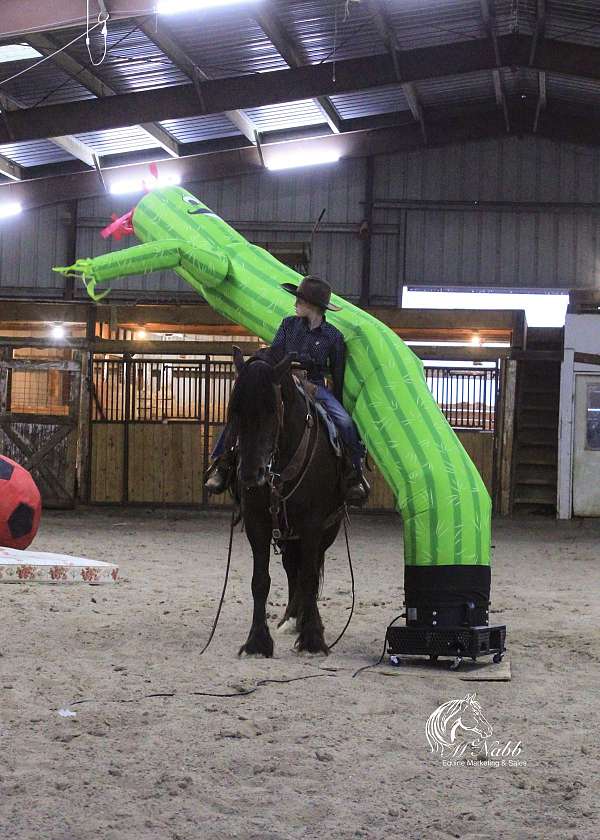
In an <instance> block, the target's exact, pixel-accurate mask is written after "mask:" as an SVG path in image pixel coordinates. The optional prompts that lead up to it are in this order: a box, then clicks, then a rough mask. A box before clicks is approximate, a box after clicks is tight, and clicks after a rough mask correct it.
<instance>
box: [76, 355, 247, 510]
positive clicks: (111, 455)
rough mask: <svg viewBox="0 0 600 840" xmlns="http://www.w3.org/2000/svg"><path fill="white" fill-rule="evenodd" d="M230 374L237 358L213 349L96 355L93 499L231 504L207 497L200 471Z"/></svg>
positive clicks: (217, 427)
mask: <svg viewBox="0 0 600 840" xmlns="http://www.w3.org/2000/svg"><path fill="white" fill-rule="evenodd" d="M233 380H234V366H233V363H232V362H231V361H230V360H229V359H228V360H227V361H225V360H222V359H219V358H212V357H210V356H206V357H205V358H204V359H199V360H197V361H181V360H179V359H177V358H173V359H168V358H161V359H132V358H130V357H127V356H125V357H124V358H122V359H102V360H100V359H96V360H94V362H93V369H92V377H91V394H90V396H91V406H90V418H91V434H90V440H91V459H90V476H89V478H90V481H89V486H90V501H91V502H95V503H103V504H110V503H113V504H114V503H123V504H127V503H130V504H152V505H202V506H207V505H216V506H220V505H223V504H227V502H228V498H227V497H219V498H216V499H214V500H213V499H210V498H209V497H208V496H207V493H206V490H205V489H204V482H203V473H204V470H205V468H206V466H207V465H208V463H209V460H210V452H211V450H212V447H213V445H214V442H215V440H216V438H217V436H218V434H219V433H220V431H221V429H222V428H223V425H224V423H225V414H226V408H227V402H228V400H229V394H230V392H231V386H232V384H233Z"/></svg>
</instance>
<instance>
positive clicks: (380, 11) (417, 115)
mask: <svg viewBox="0 0 600 840" xmlns="http://www.w3.org/2000/svg"><path fill="white" fill-rule="evenodd" d="M367 7H368V9H369V12H370V13H371V20H372V21H373V23H374V24H375V28H376V29H377V31H378V33H379V37H380V38H381V39H382V41H383V43H384V44H385V47H386V49H387V51H388V52H389V54H390V55H391V56H392V61H393V62H394V72H395V74H396V78H397V80H398V81H399V82H400V84H401V85H402V91H403V92H404V96H405V97H406V101H407V102H408V107H409V108H410V110H411V113H412V115H413V117H414V119H415V120H416V121H417V122H418V123H419V125H420V127H421V134H422V135H423V141H424V142H425V143H427V129H426V126H425V117H424V115H423V107H422V105H421V103H420V101H419V96H418V93H417V89H416V86H415V85H414V84H413V83H412V82H405V81H404V79H403V78H402V68H401V52H402V49H401V47H400V42H399V41H398V38H397V36H396V33H395V32H394V30H393V28H392V25H391V23H390V20H389V18H388V15H387V13H386V11H385V9H384V8H383V6H382V4H381V0H367Z"/></svg>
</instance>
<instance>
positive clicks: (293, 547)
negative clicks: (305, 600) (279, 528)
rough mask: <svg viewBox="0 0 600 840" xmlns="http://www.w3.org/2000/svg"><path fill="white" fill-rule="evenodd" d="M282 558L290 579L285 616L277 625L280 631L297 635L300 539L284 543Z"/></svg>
mask: <svg viewBox="0 0 600 840" xmlns="http://www.w3.org/2000/svg"><path fill="white" fill-rule="evenodd" d="M281 559H282V562H283V568H284V569H285V573H286V575H287V579H288V604H287V607H286V610H285V613H284V614H283V618H282V619H281V621H280V622H279V623H278V625H277V630H278V632H280V633H293V634H294V635H295V634H296V632H297V630H298V627H297V618H298V569H299V566H300V543H299V541H298V540H293V541H292V542H288V543H285V544H284V548H283V551H282V557H281Z"/></svg>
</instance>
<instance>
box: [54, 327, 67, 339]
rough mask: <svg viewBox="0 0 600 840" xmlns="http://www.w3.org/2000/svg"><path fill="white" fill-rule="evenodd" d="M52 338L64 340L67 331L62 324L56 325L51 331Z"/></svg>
mask: <svg viewBox="0 0 600 840" xmlns="http://www.w3.org/2000/svg"><path fill="white" fill-rule="evenodd" d="M51 334H52V338H64V337H65V335H66V330H65V328H64V327H63V325H62V324H55V325H54V326H53V327H52V330H51Z"/></svg>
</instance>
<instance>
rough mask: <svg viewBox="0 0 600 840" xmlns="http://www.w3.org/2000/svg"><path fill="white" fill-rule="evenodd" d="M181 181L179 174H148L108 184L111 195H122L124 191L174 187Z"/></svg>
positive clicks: (133, 191)
mask: <svg viewBox="0 0 600 840" xmlns="http://www.w3.org/2000/svg"><path fill="white" fill-rule="evenodd" d="M180 183H181V178H180V177H179V175H160V176H159V177H158V178H155V177H154V176H153V175H149V176H148V177H146V178H129V179H125V180H123V181H115V182H114V183H113V184H111V185H110V191H111V193H112V194H113V195H124V194H125V193H136V192H144V191H146V192H149V191H150V190H155V189H158V188H160V187H176V186H177V184H180Z"/></svg>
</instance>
